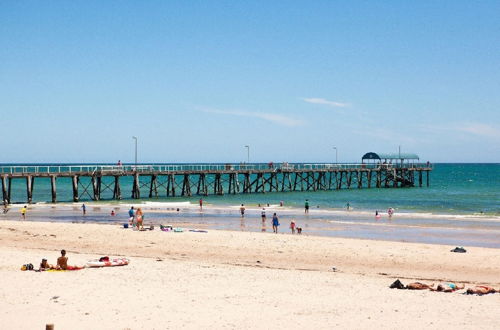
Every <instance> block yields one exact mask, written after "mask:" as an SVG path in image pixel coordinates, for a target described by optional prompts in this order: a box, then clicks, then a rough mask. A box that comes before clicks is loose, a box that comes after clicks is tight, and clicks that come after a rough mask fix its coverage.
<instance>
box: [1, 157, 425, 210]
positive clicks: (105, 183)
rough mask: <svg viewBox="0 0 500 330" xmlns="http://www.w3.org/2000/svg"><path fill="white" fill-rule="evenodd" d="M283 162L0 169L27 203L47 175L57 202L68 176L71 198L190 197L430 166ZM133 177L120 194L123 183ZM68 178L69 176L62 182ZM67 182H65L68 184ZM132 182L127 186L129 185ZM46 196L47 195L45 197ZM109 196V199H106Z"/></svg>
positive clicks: (322, 183)
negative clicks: (22, 189) (17, 183)
mask: <svg viewBox="0 0 500 330" xmlns="http://www.w3.org/2000/svg"><path fill="white" fill-rule="evenodd" d="M398 165H399V166H397V165H396V166H392V165H387V164H287V163H285V164H281V165H279V166H269V165H264V164H254V165H245V164H240V165H231V164H226V165H140V166H133V165H124V166H107V165H81V166H75V165H73V166H31V167H30V166H4V167H0V178H1V182H2V196H3V201H4V203H11V201H12V200H11V191H12V186H13V180H23V181H25V182H26V202H27V203H31V202H32V201H33V191H34V189H35V183H36V182H37V179H39V178H49V179H50V187H51V189H50V192H51V195H50V196H47V201H52V202H53V203H55V202H57V200H58V199H57V181H58V179H59V178H70V181H71V186H72V200H73V202H78V201H80V200H87V199H90V200H95V201H98V200H101V198H102V195H103V193H104V192H106V191H107V192H108V196H109V195H111V196H112V197H111V199H113V200H120V199H122V198H129V197H130V198H132V199H140V198H145V197H146V198H158V197H176V196H182V197H191V196H194V195H198V196H207V195H224V194H249V193H269V192H287V191H320V190H338V189H352V188H356V189H362V188H402V187H414V186H419V187H422V185H423V181H424V176H425V185H426V186H429V175H430V172H431V171H432V167H431V166H430V165H429V164H407V165H405V164H398ZM125 178H127V180H129V181H130V180H131V181H132V187H131V189H130V191H127V192H124V191H123V189H122V186H121V181H123V180H125ZM66 181H67V180H66ZM66 184H67V183H66ZM129 186H130V185H129ZM49 198H50V199H49ZM108 199H109V197H108Z"/></svg>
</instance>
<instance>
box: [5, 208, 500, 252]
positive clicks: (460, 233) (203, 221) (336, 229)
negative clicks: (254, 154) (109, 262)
mask: <svg viewBox="0 0 500 330" xmlns="http://www.w3.org/2000/svg"><path fill="white" fill-rule="evenodd" d="M86 205H87V214H86V215H85V216H83V215H82V211H81V204H76V203H75V204H56V205H51V204H37V205H32V206H30V207H29V210H28V220H29V221H48V222H50V221H54V222H75V223H126V222H127V219H128V215H127V211H128V209H129V208H130V206H131V205H135V207H136V208H137V207H142V208H143V211H144V213H145V222H146V223H148V224H153V225H160V224H164V225H167V224H173V225H178V226H186V227H203V228H210V229H221V230H234V231H253V232H269V231H272V226H271V218H272V214H273V213H274V212H276V213H277V214H278V216H279V218H280V222H281V226H280V228H279V230H280V232H285V233H289V232H290V230H289V224H290V221H292V220H293V221H295V223H296V224H297V226H299V227H302V228H303V234H304V235H314V236H328V237H346V238H361V239H374V240H388V241H399V242H414V243H431V244H446V245H450V246H475V247H490V248H500V217H492V216H480V215H472V216H471V215H468V216H460V215H435V214H423V213H404V212H398V211H397V212H396V214H395V215H394V216H393V217H392V218H389V217H388V216H387V214H386V213H385V212H380V214H381V218H380V219H378V220H377V219H376V218H375V217H374V214H372V213H371V212H366V211H357V210H356V211H346V210H338V209H337V210H335V209H316V208H313V209H311V210H310V212H309V214H304V211H303V210H302V209H297V208H288V207H279V206H278V205H271V206H270V207H267V206H265V211H266V215H267V221H266V222H264V223H263V222H262V221H261V216H260V215H261V211H262V208H259V207H257V206H247V209H246V213H245V217H244V218H241V217H240V214H239V206H227V207H220V206H212V205H205V206H204V208H203V210H200V209H199V207H198V206H197V205H193V204H189V203H154V202H153V203H151V202H150V203H144V204H109V203H87V204H86ZM20 207H21V205H17V206H14V207H13V208H12V210H10V211H9V213H7V215H1V216H0V219H7V220H18V219H19V218H20V214H19V209H20ZM111 210H114V211H115V212H116V216H111V215H110V213H111Z"/></svg>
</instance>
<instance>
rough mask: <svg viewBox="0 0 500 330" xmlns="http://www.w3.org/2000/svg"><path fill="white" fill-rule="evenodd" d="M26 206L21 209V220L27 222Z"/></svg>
mask: <svg viewBox="0 0 500 330" xmlns="http://www.w3.org/2000/svg"><path fill="white" fill-rule="evenodd" d="M26 210H27V209H26V205H24V207H23V208H22V209H21V219H23V220H26Z"/></svg>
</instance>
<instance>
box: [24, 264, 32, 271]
mask: <svg viewBox="0 0 500 330" xmlns="http://www.w3.org/2000/svg"><path fill="white" fill-rule="evenodd" d="M33 269H34V267H33V264H26V265H23V266H22V267H21V270H22V271H25V270H33Z"/></svg>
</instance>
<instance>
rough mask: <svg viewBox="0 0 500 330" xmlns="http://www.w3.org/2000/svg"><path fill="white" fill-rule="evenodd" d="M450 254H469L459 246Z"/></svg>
mask: <svg viewBox="0 0 500 330" xmlns="http://www.w3.org/2000/svg"><path fill="white" fill-rule="evenodd" d="M450 252H456V253H465V252H467V250H466V249H464V247H463V246H457V247H456V248H454V249H453V250H450Z"/></svg>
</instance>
